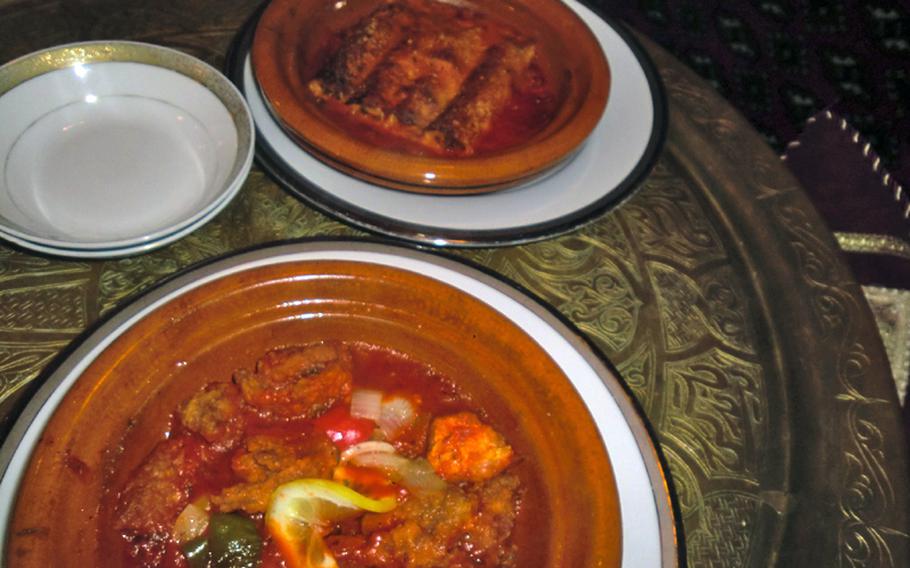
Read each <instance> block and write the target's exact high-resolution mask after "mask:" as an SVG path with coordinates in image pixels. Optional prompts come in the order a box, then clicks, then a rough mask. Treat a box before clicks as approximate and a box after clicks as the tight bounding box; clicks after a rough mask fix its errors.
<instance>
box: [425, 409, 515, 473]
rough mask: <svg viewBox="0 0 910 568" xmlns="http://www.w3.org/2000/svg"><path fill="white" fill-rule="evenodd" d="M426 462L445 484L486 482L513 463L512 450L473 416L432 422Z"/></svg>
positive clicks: (461, 416)
mask: <svg viewBox="0 0 910 568" xmlns="http://www.w3.org/2000/svg"><path fill="white" fill-rule="evenodd" d="M427 459H428V460H429V462H430V465H432V466H433V469H434V470H435V471H436V473H438V474H439V475H440V476H442V477H443V478H444V479H446V480H447V481H454V482H458V481H485V480H487V479H490V478H492V477H493V476H495V475H497V474H498V473H499V472H501V471H502V470H504V469H505V468H506V467H508V465H509V464H510V463H511V462H512V448H511V447H510V446H509V445H508V444H507V443H506V441H505V440H504V439H503V437H502V436H501V435H500V434H499V432H497V431H496V430H494V429H493V428H491V427H490V426H487V425H486V424H484V423H483V422H481V421H480V419H479V418H477V415H476V414H474V413H472V412H459V413H458V414H452V415H450V416H442V417H439V418H436V419H434V420H433V424H432V426H431V427H430V451H429V453H428V454H427Z"/></svg>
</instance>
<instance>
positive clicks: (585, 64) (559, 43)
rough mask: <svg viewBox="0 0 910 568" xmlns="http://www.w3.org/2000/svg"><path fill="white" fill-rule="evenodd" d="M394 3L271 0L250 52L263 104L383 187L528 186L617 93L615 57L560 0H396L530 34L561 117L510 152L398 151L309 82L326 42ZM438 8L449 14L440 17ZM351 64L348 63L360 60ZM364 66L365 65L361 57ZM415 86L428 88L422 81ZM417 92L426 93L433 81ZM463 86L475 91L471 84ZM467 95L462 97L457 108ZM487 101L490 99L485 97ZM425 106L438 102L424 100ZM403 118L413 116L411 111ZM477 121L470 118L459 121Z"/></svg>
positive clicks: (315, 147) (458, 189) (457, 190)
mask: <svg viewBox="0 0 910 568" xmlns="http://www.w3.org/2000/svg"><path fill="white" fill-rule="evenodd" d="M387 6H388V3H387V0H348V1H346V2H335V3H332V2H321V1H319V0H273V1H272V2H269V4H268V6H267V7H266V9H265V10H264V12H263V14H262V17H261V18H260V20H259V22H258V24H257V26H256V32H255V35H254V38H253V41H252V47H251V58H252V67H253V73H254V75H255V76H256V80H257V83H258V84H259V87H260V90H261V92H262V94H263V98H264V100H265V101H267V104H268V107H269V109H270V111H271V112H272V115H273V116H274V117H275V118H276V120H277V121H278V122H279V123H280V124H281V125H282V126H283V127H284V128H286V129H287V130H288V131H289V132H291V133H292V135H293V136H294V138H295V139H296V140H298V141H299V142H300V143H301V144H303V145H304V146H305V147H306V148H307V150H308V151H309V152H310V153H311V154H313V155H314V156H317V157H318V158H320V159H321V160H322V161H323V162H325V163H327V164H328V165H330V166H332V167H335V168H337V169H340V170H342V171H343V172H345V173H347V174H349V175H352V176H354V177H357V178H359V179H363V180H365V181H368V182H370V183H373V184H375V185H381V186H383V187H391V188H395V189H399V190H404V191H412V192H417V193H439V194H444V195H446V194H448V195H453V194H474V193H487V192H490V191H498V190H501V189H503V188H506V187H510V186H515V185H519V184H526V183H528V182H529V181H531V180H533V179H535V178H537V177H539V176H540V175H542V174H543V173H544V172H546V171H547V170H549V169H551V168H553V167H556V166H557V165H559V164H560V163H562V162H564V161H565V160H567V159H569V158H570V157H571V156H573V155H574V153H575V152H576V150H577V148H578V147H579V145H580V144H581V143H582V142H583V141H584V140H585V139H586V138H587V137H588V135H589V134H590V133H591V131H592V130H593V129H594V127H595V125H596V124H597V122H598V120H599V118H600V116H601V114H602V112H603V109H604V106H605V103H606V101H607V98H608V94H609V90H610V68H609V65H608V60H607V59H606V58H605V57H604V53H603V50H601V49H600V46H599V44H598V42H597V40H596V38H595V37H594V36H593V35H592V33H591V32H590V30H589V29H588V27H587V26H586V25H585V22H584V21H582V19H581V18H579V17H578V15H577V14H576V13H575V11H573V10H572V9H571V8H569V7H567V6H566V5H565V4H564V3H563V2H562V1H561V0H502V1H501V2H492V3H490V2H476V3H473V2H472V0H460V1H459V2H458V3H457V4H456V6H457V7H456V8H453V7H452V5H451V3H449V2H437V1H435V0H422V1H415V0H398V1H397V2H396V3H395V4H394V5H393V6H394V8H400V9H401V10H403V11H405V13H407V14H411V15H414V14H423V13H424V11H429V16H426V17H425V19H424V20H419V19H418V21H421V22H422V23H420V24H417V26H418V28H419V26H421V25H430V24H429V23H426V22H427V21H430V22H432V24H433V25H438V24H439V20H440V19H447V20H448V19H456V18H458V17H459V16H458V15H459V14H463V13H465V12H470V13H472V14H474V15H473V16H472V17H471V20H470V21H471V22H472V23H475V24H476V21H475V20H474V18H475V17H477V18H478V19H480V20H481V21H482V22H486V23H487V24H493V26H499V27H503V28H508V29H510V30H511V32H510V33H519V34H522V35H523V36H525V37H524V38H523V39H522V41H529V42H531V43H532V44H533V46H534V49H535V56H534V57H535V62H536V64H535V65H536V67H535V68H536V69H538V70H539V72H540V76H539V77H540V79H539V80H542V81H543V82H544V83H545V84H547V85H548V89H549V92H550V93H551V95H552V96H553V97H555V98H556V99H557V100H558V102H557V104H556V107H555V109H554V111H553V115H552V116H551V117H550V119H549V120H548V122H547V124H546V125H542V126H541V128H539V129H538V130H537V131H535V132H529V133H528V134H527V135H525V137H524V139H523V140H521V141H516V142H515V143H510V144H509V145H508V146H507V147H505V148H497V149H495V150H489V151H483V150H480V151H478V152H477V153H476V154H474V155H469V156H456V155H453V154H452V153H448V152H445V153H438V154H437V153H434V152H433V151H432V150H430V149H428V148H427V147H419V146H420V145H419V144H417V143H415V144H413V146H418V147H417V148H408V147H405V146H401V147H396V145H395V144H393V143H391V141H389V140H386V139H384V138H380V139H377V138H376V137H375V136H369V137H368V136H363V135H361V134H359V130H362V129H352V128H346V127H344V126H342V124H341V123H340V121H339V120H338V119H337V117H334V116H332V115H331V114H327V112H326V107H327V106H328V105H326V102H325V101H324V100H323V101H319V100H317V99H316V98H314V97H313V96H312V94H311V93H310V87H311V85H310V81H311V80H312V79H313V78H314V77H318V76H319V74H320V68H321V67H322V66H323V65H326V63H325V62H326V60H327V59H328V58H329V57H330V56H327V53H326V52H327V51H328V52H331V49H327V47H326V46H330V45H332V44H333V42H334V41H336V38H337V36H339V35H342V34H343V33H346V31H347V30H350V29H352V28H356V27H357V26H359V25H361V22H364V21H366V20H369V19H370V18H371V17H372V14H375V13H376V11H377V10H379V9H386V10H387V9H388V8H387ZM394 8H393V10H394ZM433 10H436V11H437V12H436V13H434V12H433ZM439 10H448V11H449V12H445V13H438V11H439ZM393 13H394V12H393ZM385 14H389V12H385ZM389 20H394V16H390V17H387V18H385V19H383V18H381V17H378V19H377V20H372V24H371V25H370V26H366V27H365V29H381V28H383V25H382V23H381V22H383V21H385V22H387V23H389ZM434 20H435V21H434ZM408 25H411V24H404V23H402V24H401V26H402V27H404V28H406V29H407V26H408ZM389 27H390V28H391V29H389V30H388V31H387V32H386V33H383V32H378V33H376V37H375V38H374V40H373V41H371V42H370V43H369V44H363V50H364V51H365V52H366V53H365V55H364V56H363V57H357V58H356V61H358V62H366V61H370V60H372V59H374V57H378V56H379V53H380V52H381V50H380V49H378V48H375V49H374V48H373V47H372V46H378V45H381V44H382V43H383V39H384V38H386V37H389V36H394V29H395V27H396V26H394V25H391V24H390V26H389ZM455 29H460V28H458V27H456V28H455ZM447 31H450V30H447ZM412 33H413V32H412ZM408 37H409V39H408V40H407V41H406V42H403V43H407V44H409V45H412V46H413V45H415V44H419V43H420V42H419V39H417V40H415V39H413V37H412V36H408ZM417 37H418V38H419V35H418V36H417ZM434 37H435V36H434ZM476 41H479V40H475V42H476ZM414 49H416V47H414ZM435 49H437V50H439V49H440V48H438V47H437V48H435ZM447 49H449V53H447V54H446V55H445V57H441V58H439V59H437V60H434V61H436V64H437V65H440V64H442V65H448V64H450V62H452V61H458V57H459V54H458V52H457V49H456V48H451V47H450V48H447ZM493 50H494V49H491V51H493ZM393 51H394V50H393ZM468 51H469V50H468ZM374 52H376V53H374ZM391 58H392V57H390V59H391ZM416 59H417V60H420V59H419V58H416ZM414 60H415V58H414V56H413V54H412V55H411V59H408V61H409V63H408V64H406V65H405V66H404V67H403V69H405V70H407V72H408V73H414V65H413V63H410V62H412V61H414ZM387 61H388V60H383V62H382V63H379V64H378V67H379V68H381V67H382V66H383V65H386V64H387ZM344 67H345V68H348V69H349V68H351V67H354V65H350V66H347V65H346V66H344ZM356 67H357V68H360V67H367V65H366V64H361V63H358V64H357V65H356ZM481 67H483V66H481ZM447 69H448V71H447V72H446V73H447V74H449V75H456V76H457V75H458V65H454V66H453V67H451V68H447ZM352 73H354V72H353V71H352ZM354 74H355V75H356V73H354ZM380 75H381V74H380ZM466 78H467V80H466V81H465V84H467V83H470V75H469V74H466ZM388 80H391V79H388ZM432 83H433V82H432V81H430V84H432ZM416 84H417V85H421V84H422V83H421V80H419V79H418V80H417V82H416ZM409 88H410V87H409ZM419 89H426V86H425V85H424V86H423V87H419V88H418V90H419ZM442 90H444V89H442ZM465 90H470V89H469V88H468V87H465ZM358 96H359V95H358ZM434 97H435V95H434V96H433V97H431V99H433V98H434ZM459 100H460V98H458V97H456V98H455V101H454V102H453V105H455V104H457V103H458V102H459ZM487 104H490V103H489V102H488V101H487V102H485V103H483V105H487ZM483 105H482V107H483ZM418 106H419V107H420V108H426V107H427V106H430V105H428V104H427V103H426V102H422V103H420V104H419V105H418ZM397 116H407V113H404V114H401V115H397ZM442 116H445V115H444V114H443V115H442ZM402 120H407V119H406V118H405V119H402ZM469 120H470V119H469V118H468V117H462V118H461V119H456V120H455V121H454V124H458V123H459V122H468V121H469ZM430 131H433V125H432V124H431V125H429V126H428V127H427V130H425V131H424V134H426V133H427V132H430ZM418 140H419V138H418Z"/></svg>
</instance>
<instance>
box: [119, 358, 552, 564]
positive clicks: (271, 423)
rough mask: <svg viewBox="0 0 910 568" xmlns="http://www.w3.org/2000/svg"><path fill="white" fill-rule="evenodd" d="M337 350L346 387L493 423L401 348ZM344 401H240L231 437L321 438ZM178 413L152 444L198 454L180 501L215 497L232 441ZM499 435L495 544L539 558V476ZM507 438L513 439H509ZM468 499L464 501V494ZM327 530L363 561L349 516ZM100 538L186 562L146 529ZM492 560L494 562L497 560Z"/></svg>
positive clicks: (222, 485)
mask: <svg viewBox="0 0 910 568" xmlns="http://www.w3.org/2000/svg"><path fill="white" fill-rule="evenodd" d="M339 348H340V349H344V350H345V352H346V353H349V354H350V373H351V378H352V383H351V385H352V388H353V389H354V390H358V389H376V390H379V391H381V392H383V393H384V395H385V396H387V397H394V396H402V397H406V398H409V399H410V400H417V401H419V409H420V413H421V415H423V414H426V415H428V416H431V417H434V418H435V417H443V416H452V415H459V413H473V414H475V415H476V416H478V417H479V418H480V420H481V421H483V422H484V423H485V424H493V420H491V419H495V415H496V413H497V411H498V410H499V409H496V408H479V407H477V405H476V404H475V403H474V401H473V400H472V397H471V396H470V394H469V393H466V392H463V391H462V390H461V389H460V388H459V387H458V385H457V381H456V380H453V378H451V377H447V376H445V375H443V374H441V373H439V372H437V371H435V370H434V369H432V368H430V367H428V366H426V365H424V364H422V363H421V362H419V361H415V360H413V359H411V358H410V357H408V356H407V355H405V354H402V353H399V352H396V351H392V350H390V349H386V348H381V347H377V346H372V345H367V344H362V343H344V344H339ZM244 372H246V371H238V373H235V376H234V381H235V382H236V381H237V380H238V376H240V377H243V376H248V373H247V375H244V374H243V373H244ZM241 380H242V379H241ZM214 382H215V383H222V382H226V381H219V380H215V381H214ZM210 384H211V383H210ZM206 388H208V387H206ZM203 390H205V389H203ZM194 396H195V395H194ZM348 399H349V396H346V397H345V398H343V399H340V400H337V401H335V402H334V403H332V404H330V405H327V406H326V408H320V409H319V410H318V411H317V412H316V413H315V415H313V416H307V417H297V416H279V415H277V414H276V413H274V412H272V413H264V412H262V409H261V408H256V407H253V406H252V405H246V406H243V407H242V408H241V409H240V410H239V413H238V414H237V416H239V418H238V420H239V421H240V422H242V424H243V434H242V436H241V438H240V441H239V442H236V443H237V444H240V445H243V444H245V443H246V441H247V440H249V439H252V438H253V437H257V436H265V437H271V438H276V439H299V438H301V437H302V438H307V437H316V436H324V435H325V434H324V432H326V431H325V430H324V421H325V419H326V417H329V419H330V420H332V419H333V418H332V415H333V413H337V411H339V409H340V410H344V409H345V408H347V406H346V405H348V404H349V400H348ZM188 404H189V403H185V404H184V405H183V407H182V408H186V406H187V405H188ZM179 412H182V411H181V410H179V409H174V413H173V415H172V417H171V425H170V428H169V429H168V434H167V436H166V437H165V439H163V440H162V441H161V443H160V444H170V445H172V446H173V445H175V444H181V443H185V444H187V445H188V446H189V448H190V451H189V454H190V458H189V459H190V461H192V460H193V459H199V460H200V461H201V462H204V465H203V466H201V467H199V468H198V471H196V472H194V473H193V474H192V475H191V476H189V478H188V479H189V488H188V491H187V495H186V498H185V499H184V501H187V502H192V501H194V500H197V499H199V498H200V497H203V496H207V495H217V494H219V492H223V491H224V490H225V489H226V488H230V487H233V486H235V485H237V484H238V483H240V482H242V481H243V480H242V479H241V478H240V477H239V476H238V474H237V473H236V472H235V471H234V469H233V467H234V466H232V463H233V462H232V460H233V459H235V458H236V456H237V455H238V451H237V449H236V446H235V447H230V448H227V449H223V450H219V451H213V450H212V448H211V447H207V445H208V446H212V445H213V443H211V444H210V443H209V442H208V440H207V439H205V438H204V436H203V437H202V438H200V432H198V431H194V430H193V428H190V427H188V426H187V424H186V423H184V422H185V420H184V418H183V416H184V415H183V414H179ZM418 422H419V421H418V420H415V421H414V422H413V423H412V429H413V428H416V427H414V426H413V424H417V423H418ZM496 426H497V425H495V424H493V427H496ZM420 428H423V430H420V429H419V428H418V430H419V431H418V432H417V434H416V436H417V437H418V438H419V436H420V435H421V433H422V435H424V436H426V435H427V433H428V432H429V430H428V428H429V422H426V423H423V424H421V425H420ZM502 433H503V434H504V435H505V440H506V441H507V442H508V443H512V444H513V445H514V447H515V449H516V451H515V454H514V459H512V460H511V462H510V463H509V465H508V466H507V467H506V468H505V470H504V472H503V473H499V474H497V476H503V475H510V476H514V477H515V479H516V480H517V481H516V483H517V487H518V489H517V490H516V491H515V494H514V499H515V513H514V522H515V527H514V530H513V531H511V532H512V534H511V536H510V537H509V538H507V539H506V540H505V541H504V542H506V543H507V544H504V545H503V546H508V547H510V550H513V551H517V552H515V554H514V555H513V556H514V557H513V556H509V558H512V559H513V561H515V562H517V561H518V559H521V558H525V559H534V558H541V557H542V556H541V555H542V554H543V551H544V550H546V543H543V542H540V539H537V540H534V539H533V534H534V533H535V529H539V528H540V525H542V524H546V522H547V521H546V518H545V517H544V514H545V512H544V511H542V510H540V508H539V507H540V502H539V500H538V499H537V498H536V496H535V494H539V491H540V486H539V481H538V479H537V476H536V473H535V472H534V469H533V464H531V463H530V462H529V461H527V460H525V459H523V456H522V455H521V441H520V436H515V435H514V433H511V432H508V431H507V429H506V430H503V431H502ZM409 435H410V434H406V435H401V439H400V440H395V443H396V444H398V442H401V446H400V447H402V448H408V449H406V450H403V451H412V449H411V446H409V444H411V441H410V439H409V438H408V436H409ZM515 442H518V443H517V444H516V443H515ZM156 448H157V447H156ZM336 449H337V448H336ZM155 451H158V450H157V449H156V450H153V453H152V455H153V454H154V452H155ZM424 453H425V452H422V453H420V455H423V454H424ZM201 454H205V455H204V457H200V455H201ZM152 455H150V456H149V457H148V458H146V462H148V461H151V460H153V459H154V458H153V457H152ZM146 462H143V465H141V466H140V468H138V470H141V469H142V468H143V467H145V463H146ZM141 475H142V474H141V472H140V473H136V472H134V473H133V474H132V475H131V476H127V477H126V482H125V484H123V485H122V486H120V487H116V488H113V490H112V491H111V492H110V493H109V494H108V495H107V496H106V497H105V500H104V502H103V504H102V509H103V510H102V517H101V518H102V519H106V520H107V522H111V523H113V524H116V522H117V518H118V514H122V510H123V509H124V505H123V501H124V498H125V497H124V496H125V495H126V496H129V495H130V494H131V493H130V492H131V491H132V489H131V487H130V484H131V483H133V482H134V480H135V479H136V478H137V477H139V476H141ZM497 476H494V478H493V479H496V478H497ZM483 483H492V482H491V481H484V482H478V484H477V486H478V487H479V486H480V485H482V484H483ZM450 484H452V482H450ZM455 485H459V486H460V487H461V488H462V489H464V491H465V492H467V493H468V494H469V496H470V495H472V494H471V493H470V492H471V491H473V490H474V488H473V485H472V482H464V481H460V482H457V483H455ZM459 491H461V489H459ZM478 499H479V498H478ZM405 502H406V501H405ZM468 502H471V501H470V500H469V501H468ZM427 514H428V513H427ZM247 516H248V517H249V518H250V519H252V520H253V521H254V522H255V523H256V526H257V530H258V531H259V532H260V535H261V537H262V538H263V550H262V553H261V555H260V560H261V562H262V564H261V565H262V566H279V565H281V562H282V557H281V554H280V553H279V550H278V547H277V546H276V544H275V542H274V541H273V540H272V539H270V538H269V535H268V531H267V530H266V529H265V528H264V526H263V519H262V515H261V514H249V515H247ZM406 520H407V519H406ZM102 530H103V531H105V528H104V527H102ZM332 531H333V532H332V533H331V534H330V535H329V536H328V537H327V541H331V543H332V544H331V546H330V548H331V549H332V550H333V551H334V552H335V553H336V556H337V558H338V560H339V565H340V566H364V565H368V564H366V563H364V560H363V558H362V557H358V556H357V555H356V554H355V553H357V549H356V547H353V545H352V544H351V543H352V542H356V543H360V542H361V541H357V540H356V538H358V534H357V527H356V519H355V520H354V521H352V522H345V523H341V524H339V525H338V526H336V527H335V528H334V529H332ZM352 539H354V540H352ZM102 542H103V543H104V544H103V546H104V547H107V549H108V550H110V551H111V552H115V553H116V557H118V558H120V559H121V560H122V563H123V565H127V566H185V565H186V562H185V559H184V555H183V552H181V548H180V547H179V546H178V545H177V544H176V543H175V542H174V540H173V539H172V538H167V537H164V538H160V537H157V536H156V537H154V538H148V537H147V535H146V536H145V537H141V538H137V537H136V534H135V531H134V532H133V533H131V534H129V535H127V534H124V531H122V530H120V531H119V534H118V531H117V530H107V531H106V534H105V535H104V536H103V538H102ZM352 550H353V551H354V552H353V553H352V552H351V551H352ZM503 554H505V553H503ZM509 554H512V553H509ZM361 556H362V554H361ZM497 564H499V563H498V562H497ZM370 565H373V564H370ZM384 565H389V566H399V565H404V564H401V563H395V562H394V561H392V562H389V563H387V564H384ZM472 565H481V566H482V565H490V564H483V563H482V562H481V561H479V560H478V559H476V558H475V559H474V562H473V564H472ZM505 565H508V563H505ZM516 565H517V564H516Z"/></svg>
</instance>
